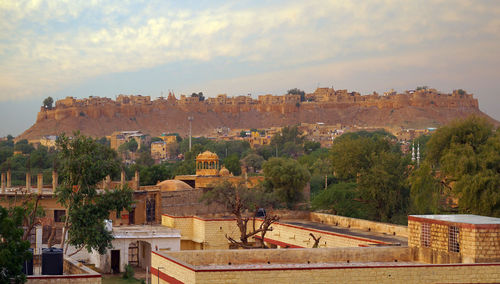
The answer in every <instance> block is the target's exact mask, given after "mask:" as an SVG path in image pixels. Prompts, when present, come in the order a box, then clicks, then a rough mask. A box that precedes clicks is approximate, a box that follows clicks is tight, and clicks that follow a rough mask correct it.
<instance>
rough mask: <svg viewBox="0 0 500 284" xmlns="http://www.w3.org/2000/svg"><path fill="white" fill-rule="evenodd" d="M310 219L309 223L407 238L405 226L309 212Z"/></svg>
mask: <svg viewBox="0 0 500 284" xmlns="http://www.w3.org/2000/svg"><path fill="white" fill-rule="evenodd" d="M310 219H311V221H314V222H318V223H323V224H328V225H335V226H340V227H346V228H354V229H361V230H366V231H372V232H377V233H382V234H388V235H393V236H400V237H408V227H406V226H400V225H394V224H389V223H381V222H374V221H368V220H363V219H356V218H350V217H344V216H339V215H331V214H324V213H317V212H311V213H310Z"/></svg>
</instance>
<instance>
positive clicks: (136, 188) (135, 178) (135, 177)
mask: <svg viewBox="0 0 500 284" xmlns="http://www.w3.org/2000/svg"><path fill="white" fill-rule="evenodd" d="M139 178H140V177H139V171H135V175H134V181H135V190H139V187H140V183H139Z"/></svg>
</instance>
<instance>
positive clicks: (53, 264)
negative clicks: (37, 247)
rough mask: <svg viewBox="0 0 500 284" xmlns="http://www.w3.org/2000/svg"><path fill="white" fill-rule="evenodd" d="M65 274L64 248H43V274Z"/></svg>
mask: <svg viewBox="0 0 500 284" xmlns="http://www.w3.org/2000/svg"><path fill="white" fill-rule="evenodd" d="M62 274H63V250H62V249H59V248H44V249H42V275H62Z"/></svg>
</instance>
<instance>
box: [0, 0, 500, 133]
mask: <svg viewBox="0 0 500 284" xmlns="http://www.w3.org/2000/svg"><path fill="white" fill-rule="evenodd" d="M499 15H500V1H498V0H491V1H482V0H473V1H461V0H450V1H445V0H440V1H438V0H433V1H395V0H394V1H392V0H386V1H367V0H360V1H255V0H252V1H234V2H225V1H214V0H211V1H200V0H198V1H188V0H185V1H164V0H161V1H160V0H158V1H155V0H151V1H125V0H119V1H98V0H92V1H90V0H85V1H77V0H66V1H55V0H50V1H43V0H32V1H14V0H13V1H9V0H0V31H1V32H0V120H1V121H2V122H1V124H0V125H1V127H0V136H4V135H6V134H9V133H10V134H13V135H18V134H20V133H21V132H22V131H24V130H25V129H26V128H28V127H29V126H30V125H32V124H33V123H34V122H35V119H36V113H37V111H38V110H39V107H40V106H41V103H42V101H43V99H44V98H46V97H48V96H52V97H53V98H54V99H59V98H63V97H66V96H75V97H78V98H83V97H88V96H91V95H93V96H106V97H112V98H114V97H115V96H116V95H118V94H121V93H123V94H142V95H150V96H152V97H158V96H160V95H161V94H162V93H163V94H166V93H168V91H169V90H173V91H174V92H175V93H176V94H181V93H184V94H191V93H192V92H200V91H202V92H203V93H204V94H205V95H206V96H215V95H217V94H219V93H227V94H228V95H241V94H249V93H250V94H252V95H255V96H256V95H259V94H263V93H272V94H276V95H278V94H283V93H285V92H286V90H288V89H290V88H294V87H297V88H300V89H303V90H305V91H306V92H312V91H314V89H315V88H316V87H318V86H329V87H331V86H333V87H334V88H336V89H348V90H353V91H359V92H361V93H362V94H367V93H371V92H372V91H378V92H383V91H387V90H389V89H395V90H398V91H403V90H407V89H413V88H415V87H416V86H422V85H426V86H430V87H434V88H436V89H438V90H441V91H443V92H451V91H452V90H453V89H458V88H462V89H465V90H467V91H469V92H472V93H474V95H475V96H476V97H477V98H478V99H479V105H480V108H481V110H483V111H485V112H486V113H487V114H489V115H490V116H492V117H494V118H495V119H497V120H500V93H499V90H500V67H499V66H500V16H499Z"/></svg>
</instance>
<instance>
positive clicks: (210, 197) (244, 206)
mask: <svg viewBox="0 0 500 284" xmlns="http://www.w3.org/2000/svg"><path fill="white" fill-rule="evenodd" d="M202 201H205V202H206V203H218V204H220V205H222V206H226V209H228V210H229V211H230V212H231V213H232V214H233V215H234V216H235V217H236V225H237V226H238V228H239V230H240V239H239V240H235V239H233V238H232V237H230V236H227V235H226V238H227V239H228V240H229V241H230V242H231V243H232V244H235V245H238V246H239V247H242V248H246V249H248V248H255V247H254V246H252V245H251V244H250V243H249V241H248V240H249V238H251V237H253V236H255V235H257V234H259V233H260V237H261V239H262V240H263V239H264V237H265V235H266V233H267V232H268V231H272V227H271V225H272V224H273V223H275V222H276V221H278V220H279V217H278V216H276V215H268V214H267V215H266V216H265V217H264V220H262V222H261V224H260V225H259V226H258V227H256V224H255V223H256V217H255V216H256V214H257V210H258V208H261V207H266V206H267V205H269V204H270V202H271V201H272V195H270V194H269V193H266V192H265V191H263V189H249V188H247V187H246V186H245V185H244V184H242V183H240V184H233V183H231V182H229V181H228V180H223V181H222V182H219V183H217V184H216V185H215V186H214V188H213V189H211V190H209V191H207V192H206V193H204V194H203V196H202ZM245 210H250V211H253V212H255V213H254V214H253V216H252V217H249V216H244V214H243V212H244V211H245ZM250 220H252V225H253V226H252V227H251V230H250V231H248V229H249V228H248V222H249V221H250ZM259 247H260V248H265V247H266V246H265V244H264V242H261V243H260V246H259Z"/></svg>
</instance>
